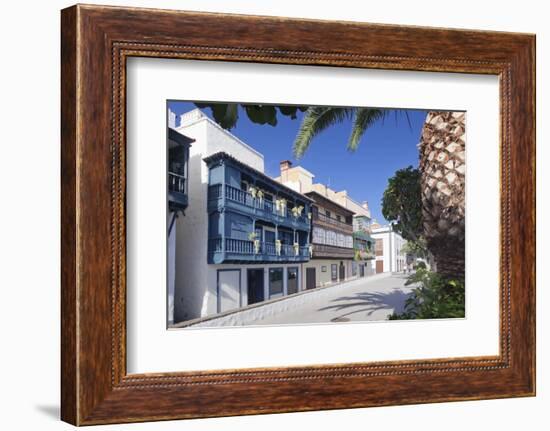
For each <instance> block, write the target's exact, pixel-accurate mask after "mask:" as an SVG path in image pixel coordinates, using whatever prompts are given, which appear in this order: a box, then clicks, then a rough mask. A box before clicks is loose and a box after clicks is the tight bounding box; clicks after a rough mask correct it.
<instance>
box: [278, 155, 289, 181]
mask: <svg viewBox="0 0 550 431" xmlns="http://www.w3.org/2000/svg"><path fill="white" fill-rule="evenodd" d="M279 166H280V167H281V183H283V184H284V183H286V182H287V181H288V170H289V169H290V167H291V166H292V162H291V161H290V160H283V161H281V162H280V163H279Z"/></svg>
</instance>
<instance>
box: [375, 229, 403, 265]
mask: <svg viewBox="0 0 550 431" xmlns="http://www.w3.org/2000/svg"><path fill="white" fill-rule="evenodd" d="M371 236H372V238H373V239H375V240H376V239H381V240H382V244H383V254H382V255H381V256H376V259H375V260H381V261H383V262H384V272H397V271H403V268H404V266H403V265H404V264H405V261H406V259H405V255H403V254H401V249H402V248H403V245H404V244H405V242H406V241H405V240H404V239H403V238H402V237H401V235H399V234H398V233H397V232H390V230H389V229H388V228H387V227H385V226H384V227H382V228H378V229H373V230H372V234H371Z"/></svg>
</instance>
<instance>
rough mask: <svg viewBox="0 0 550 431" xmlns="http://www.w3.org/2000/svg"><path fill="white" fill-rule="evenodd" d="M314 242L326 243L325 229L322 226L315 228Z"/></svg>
mask: <svg viewBox="0 0 550 431" xmlns="http://www.w3.org/2000/svg"><path fill="white" fill-rule="evenodd" d="M312 239H313V242H314V243H315V244H324V243H325V230H324V229H321V228H320V227H314V228H313V238H312Z"/></svg>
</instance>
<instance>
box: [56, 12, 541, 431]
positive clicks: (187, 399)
mask: <svg viewBox="0 0 550 431" xmlns="http://www.w3.org/2000/svg"><path fill="white" fill-rule="evenodd" d="M205 28H207V29H208V31H207V32H205V31H204V29H205ZM331 34H338V38H334V37H328V36H329V35H331ZM61 48H62V56H61V58H62V60H61V71H62V76H61V79H62V81H61V82H62V93H61V107H62V112H61V122H62V133H61V139H62V147H61V162H62V166H61V167H62V180H61V191H62V215H61V226H62V239H61V253H62V256H61V257H62V286H61V292H62V295H61V306H62V323H61V339H62V344H61V354H62V363H61V366H62V369H61V370H62V373H61V374H62V378H61V387H62V391H61V416H62V419H63V420H65V421H67V422H69V423H72V424H75V425H89V424H102V423H115V422H137V421H147V420H162V419H177V418H196V417H211V416H229V415H241V414H257V413H273V412H289V411H307V410H321V409H337V408H351V407H366V406H381V405H392V404H412V403H425V402H441V401H455V400H473V399H482V398H502V397H512V396H530V395H534V393H535V37H534V36H533V35H526V34H511V33H497V32H482V31H464V30H448V29H435V28H422V27H401V26H389V25H375V24H363V23H351V22H331V21H313V20H296V19H286V18H274V17H254V16H241V15H219V14H210V13H196V12H192V13H191V12H177V11H165V10H153V9H150V10H148V9H133V8H119V7H103V6H81V5H78V6H73V7H71V8H68V9H65V10H63V11H62V26H61ZM131 56H140V57H164V58H179V59H197V60H205V61H208V60H218V61H220V60H223V61H240V62H254V63H284V64H300V65H330V66H345V67H356V68H375V69H393V70H415V71H441V72H461V73H480V74H493V75H498V76H499V77H500V106H501V112H500V115H501V122H500V127H501V130H500V131H501V133H500V136H501V142H500V148H501V219H500V226H501V229H500V232H501V242H500V247H501V250H500V256H501V259H500V269H501V279H500V292H501V295H500V322H501V323H500V354H499V355H498V356H495V357H465V358H443V359H433V360H421V361H398V362H396V361H393V362H380V363H358V364H336V365H334V364H332V365H327V366H304V367H288V368H286V367H285V368H266V369H246V370H225V371H208V370H206V371H203V372H180V373H158V374H131V375H128V374H127V373H126V350H125V344H126V342H125V339H126V319H125V298H126V266H125V265H126V262H125V255H126V245H125V198H126V197H125V191H126V185H125V181H126V171H125V169H126V165H125V152H126V137H125V129H126V125H125V121H126V113H125V103H126V60H127V58H128V57H131ZM250 393H255V394H259V393H261V394H262V396H261V397H250V396H249V395H250ZM304 393H307V394H308V396H307V397H304V396H303V394H304Z"/></svg>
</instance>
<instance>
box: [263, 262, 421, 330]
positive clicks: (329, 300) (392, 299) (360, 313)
mask: <svg viewBox="0 0 550 431" xmlns="http://www.w3.org/2000/svg"><path fill="white" fill-rule="evenodd" d="M406 280H407V276H406V275H404V274H390V273H385V274H383V276H380V275H376V276H373V277H371V278H363V279H358V280H353V281H350V282H347V283H343V284H341V285H337V286H333V287H331V288H328V289H331V290H330V293H329V294H328V295H324V297H323V300H322V301H321V302H319V303H318V302H317V301H315V303H314V302H312V303H311V305H309V304H308V305H304V306H303V307H300V308H299V309H294V310H291V311H287V312H281V313H278V314H276V315H273V316H271V317H267V318H265V319H262V320H261V321H258V322H255V323H254V324H256V325H280V324H288V323H301V324H304V323H330V322H350V321H367V320H386V319H387V318H388V315H390V314H392V313H393V312H394V311H395V312H401V311H402V310H403V307H404V305H405V301H406V299H407V297H408V295H409V293H410V292H411V291H412V290H413V288H414V287H413V286H405V282H406Z"/></svg>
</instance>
